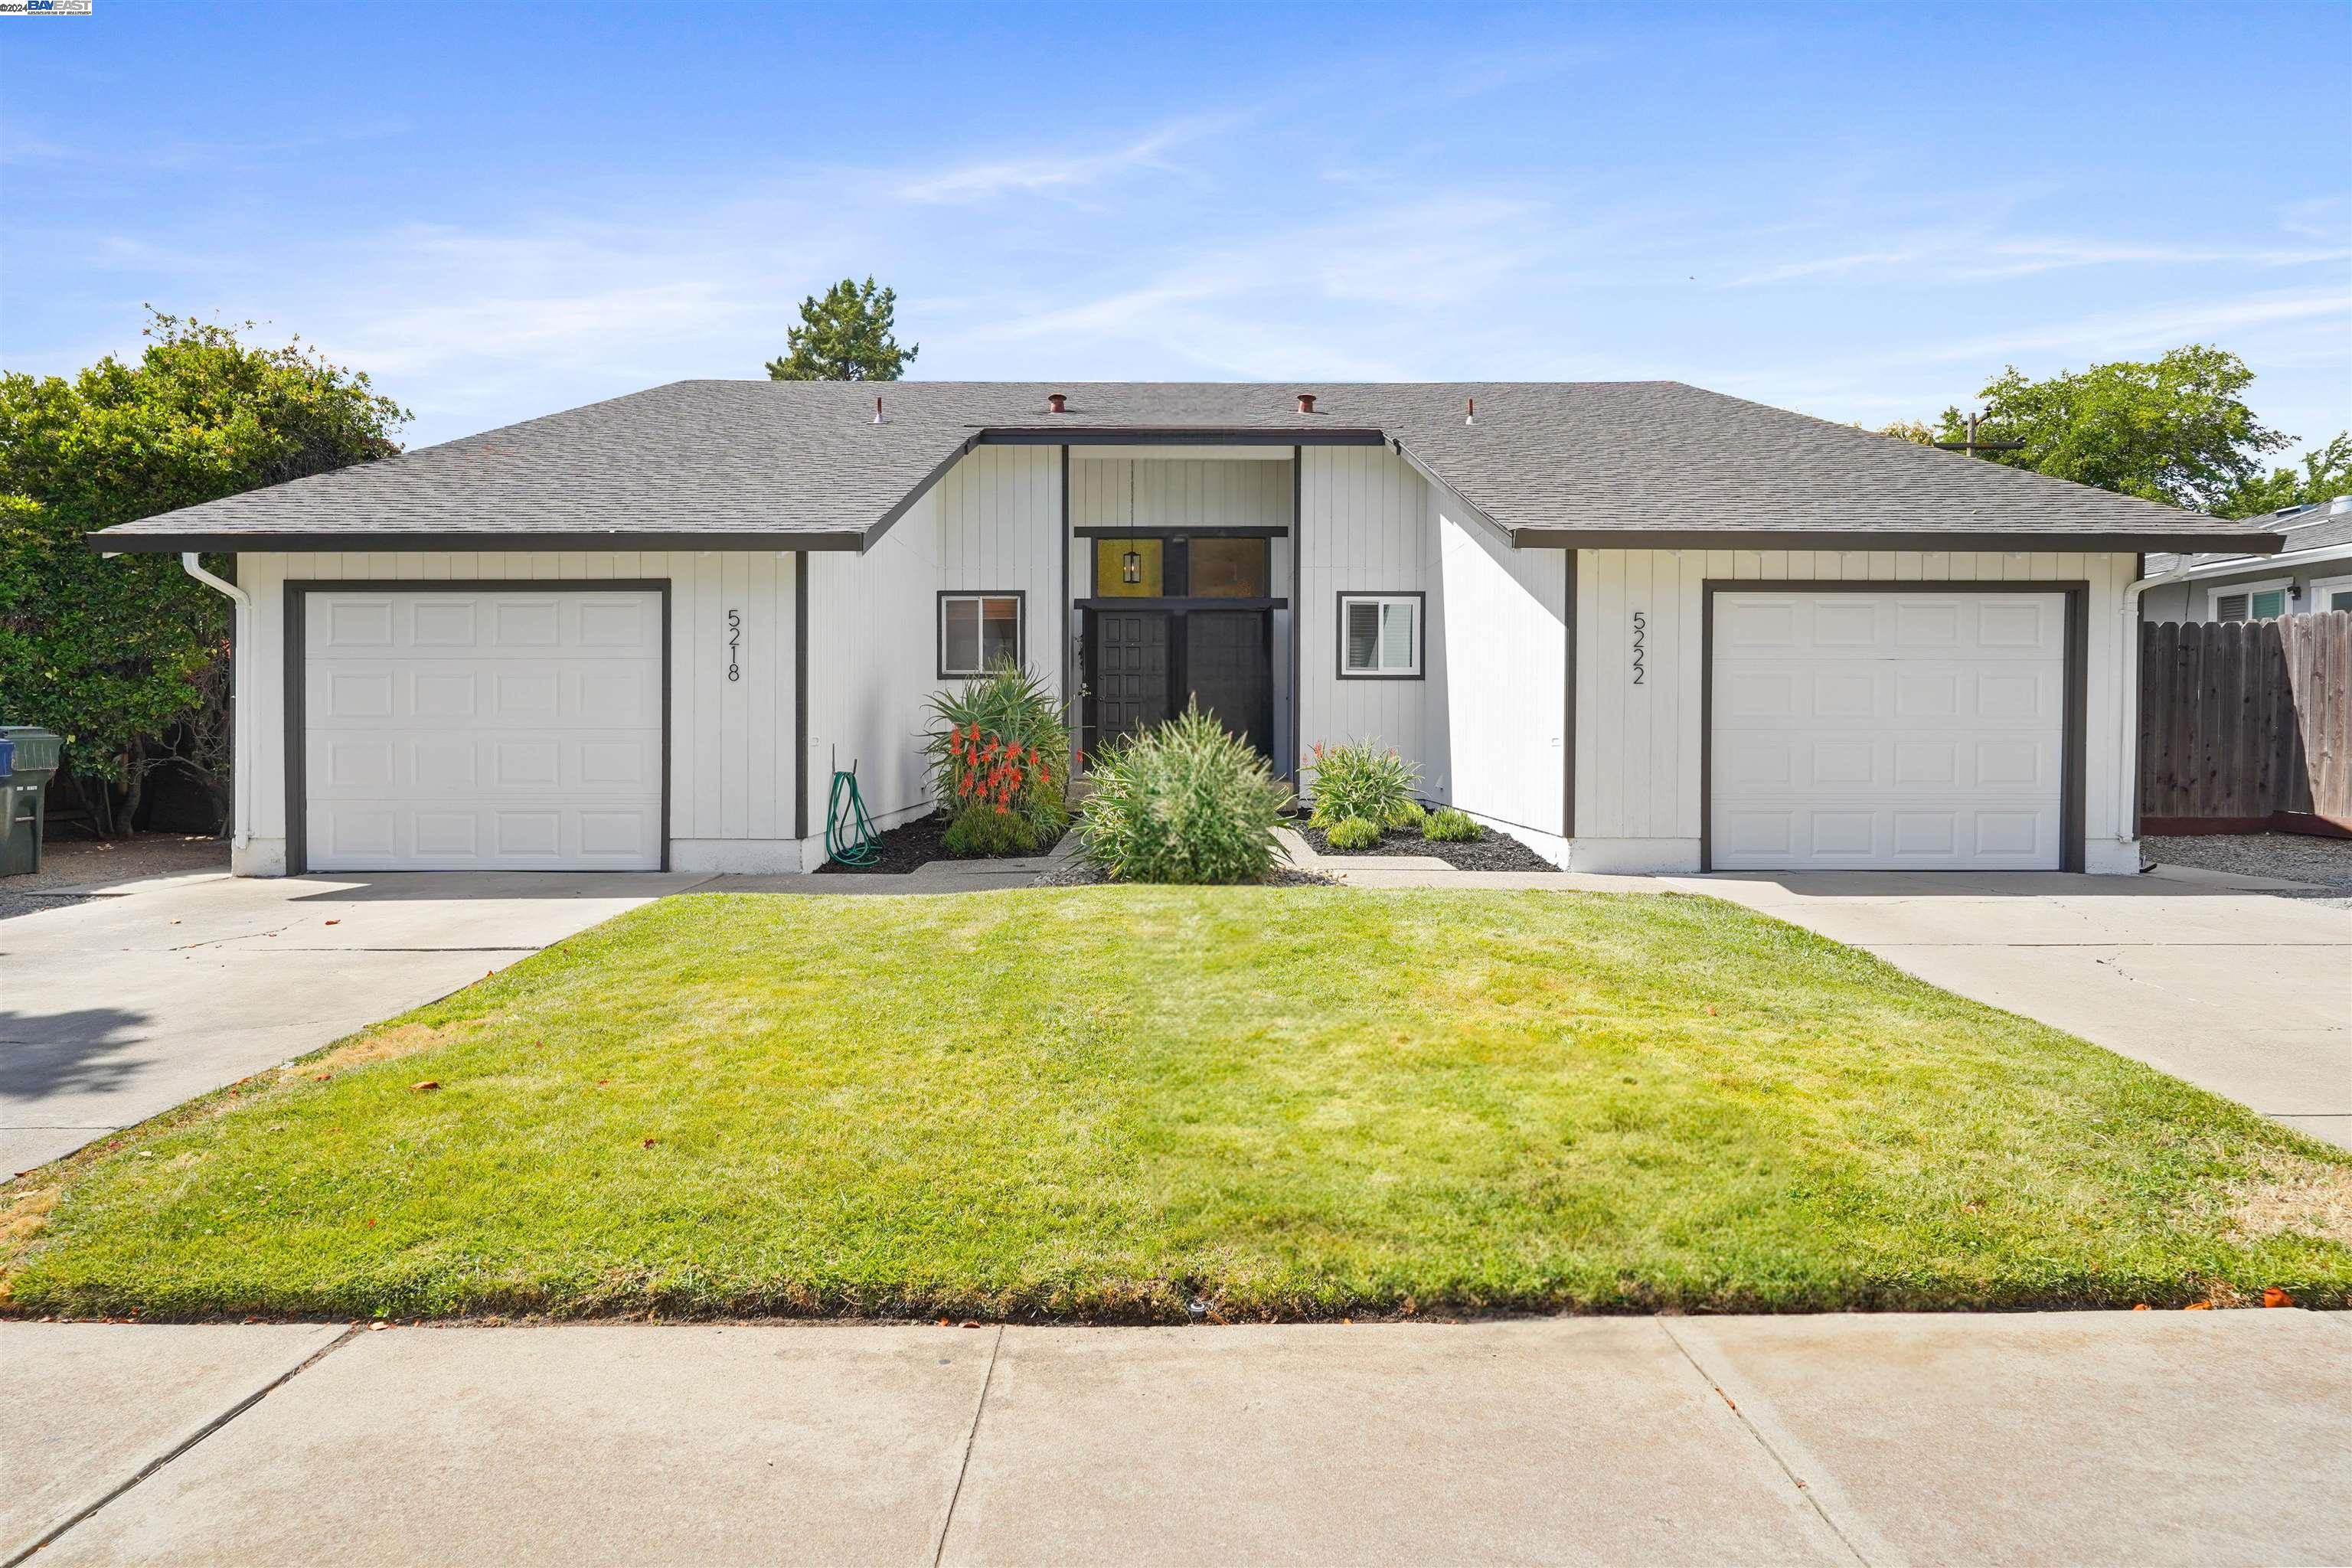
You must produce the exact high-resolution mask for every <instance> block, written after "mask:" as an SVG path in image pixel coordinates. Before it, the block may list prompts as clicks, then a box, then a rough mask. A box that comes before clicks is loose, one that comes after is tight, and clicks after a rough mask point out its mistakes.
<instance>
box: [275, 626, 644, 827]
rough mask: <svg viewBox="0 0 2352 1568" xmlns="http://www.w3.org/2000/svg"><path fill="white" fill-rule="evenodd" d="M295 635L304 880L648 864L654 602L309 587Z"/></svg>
mask: <svg viewBox="0 0 2352 1568" xmlns="http://www.w3.org/2000/svg"><path fill="white" fill-rule="evenodd" d="M304 629H305V637H306V642H307V647H306V648H305V652H304V660H305V662H304V666H303V676H302V687H303V704H304V708H305V714H304V722H305V724H306V726H307V732H306V735H305V739H304V755H303V777H304V781H305V785H304V795H305V805H306V809H305V814H304V817H303V824H304V833H305V840H306V841H305V845H304V850H305V858H306V860H307V863H308V864H309V866H310V868H311V869H314V870H320V871H385V870H420V871H421V870H474V869H515V870H520V869H531V870H550V869H557V870H561V869H583V870H586V869H595V870H623V869H635V870H649V869H655V868H658V867H659V866H660V865H661V858H662V822H661V807H662V736H661V722H662V687H661V682H662V612H661V595H660V594H658V593H649V592H636V591H625V592H620V591H616V592H574V591H569V590H567V591H562V592H543V591H515V590H503V591H491V590H479V591H467V592H463V593H448V592H410V593H380V592H378V593H371V592H367V591H364V590H360V589H352V590H341V589H338V590H335V591H332V592H327V591H321V590H313V591H311V593H310V595H309V600H308V604H307V605H306V608H305V612H304Z"/></svg>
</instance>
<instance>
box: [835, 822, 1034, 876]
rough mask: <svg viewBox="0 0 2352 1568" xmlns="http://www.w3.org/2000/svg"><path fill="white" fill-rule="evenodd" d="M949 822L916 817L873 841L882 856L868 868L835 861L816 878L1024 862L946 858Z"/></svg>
mask: <svg viewBox="0 0 2352 1568" xmlns="http://www.w3.org/2000/svg"><path fill="white" fill-rule="evenodd" d="M949 820H950V818H949V816H948V815H947V813H945V812H943V811H940V812H933V813H932V814H931V815H930V816H920V817H917V818H916V819H915V820H914V821H912V822H902V823H900V824H899V825H898V826H896V827H893V828H890V829H888V830H887V831H886V832H884V833H883V834H882V836H881V837H879V838H878V839H877V840H876V841H875V842H876V847H877V848H879V849H880V850H881V852H882V853H881V856H880V858H878V859H877V860H876V861H875V862H874V864H872V865H871V866H845V865H843V864H842V863H841V862H840V861H838V860H828V861H826V862H825V863H824V865H822V866H819V867H818V868H816V869H817V875H819V876H824V875H826V874H827V873H838V874H840V875H842V876H851V877H856V876H886V877H903V876H905V875H906V874H907V873H908V872H909V871H911V870H913V869H915V868H916V867H918V866H920V865H922V864H924V863H925V862H926V861H930V860H954V859H959V858H961V859H972V860H992V859H1019V858H1026V857H1025V856H993V855H971V856H961V857H959V856H954V855H950V854H949V853H948V851H947V837H948V822H949ZM1059 842H1060V836H1059V835H1056V836H1055V837H1054V838H1052V839H1050V840H1048V841H1047V842H1045V843H1044V844H1040V845H1039V846H1037V847H1036V848H1034V849H1032V850H1030V851H1028V854H1030V855H1045V854H1049V853H1051V852H1052V850H1053V847H1054V846H1055V844H1056V843H1059Z"/></svg>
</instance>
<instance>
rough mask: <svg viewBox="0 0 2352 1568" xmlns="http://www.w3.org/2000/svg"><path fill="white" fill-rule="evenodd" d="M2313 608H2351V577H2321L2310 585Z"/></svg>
mask: <svg viewBox="0 0 2352 1568" xmlns="http://www.w3.org/2000/svg"><path fill="white" fill-rule="evenodd" d="M2310 607H2311V608H2312V609H2315V610H2352V577H2322V578H2321V579H2319V581H2317V582H2316V583H2314V584H2312V585H2311V605H2310Z"/></svg>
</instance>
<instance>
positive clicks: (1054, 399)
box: [1045, 392, 1070, 414]
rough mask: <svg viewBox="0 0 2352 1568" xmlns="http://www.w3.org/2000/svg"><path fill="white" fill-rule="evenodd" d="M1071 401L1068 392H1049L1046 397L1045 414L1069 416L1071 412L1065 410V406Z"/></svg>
mask: <svg viewBox="0 0 2352 1568" xmlns="http://www.w3.org/2000/svg"><path fill="white" fill-rule="evenodd" d="M1069 400H1070V395H1069V394H1068V393H1066V392H1049V393H1047V394H1046V395H1045V412H1046V413H1048V414H1067V413H1068V412H1069V410H1068V409H1067V408H1065V407H1064V406H1063V405H1064V404H1066V403H1067V402H1068V401H1069Z"/></svg>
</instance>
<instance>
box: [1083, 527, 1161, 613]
mask: <svg viewBox="0 0 2352 1568" xmlns="http://www.w3.org/2000/svg"><path fill="white" fill-rule="evenodd" d="M1129 551H1132V552H1135V553H1136V554H1137V555H1139V556H1140V557H1141V558H1142V571H1141V572H1140V574H1139V581H1137V582H1133V583H1130V582H1129V581H1128V580H1127V576H1126V559H1127V555H1128V552H1129ZM1161 561H1162V554H1161V546H1160V541H1159V540H1156V539H1097V540H1096V541H1095V595H1096V596H1097V598H1104V599H1157V598H1160V596H1161V595H1163V594H1164V593H1165V592H1166V590H1165V589H1164V588H1163V587H1162V586H1161V584H1164V583H1166V582H1167V580H1168V579H1167V576H1166V574H1165V573H1164V571H1163V569H1162V566H1161Z"/></svg>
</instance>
